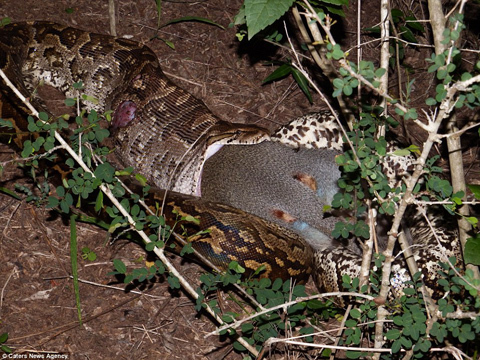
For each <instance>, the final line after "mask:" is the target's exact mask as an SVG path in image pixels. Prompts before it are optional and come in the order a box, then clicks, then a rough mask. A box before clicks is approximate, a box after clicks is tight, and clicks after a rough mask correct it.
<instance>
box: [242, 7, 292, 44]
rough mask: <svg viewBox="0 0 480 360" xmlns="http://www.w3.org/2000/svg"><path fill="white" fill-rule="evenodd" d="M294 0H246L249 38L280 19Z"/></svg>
mask: <svg viewBox="0 0 480 360" xmlns="http://www.w3.org/2000/svg"><path fill="white" fill-rule="evenodd" d="M293 2H294V0H245V19H246V21H247V27H248V40H250V39H251V38H252V37H253V36H254V35H256V34H257V33H258V32H260V31H261V30H263V29H265V28H266V27H267V26H268V25H271V24H273V23H274V22H275V21H277V20H278V19H280V17H282V16H283V15H284V14H285V13H286V12H287V11H288V9H290V7H291V6H292V4H293Z"/></svg>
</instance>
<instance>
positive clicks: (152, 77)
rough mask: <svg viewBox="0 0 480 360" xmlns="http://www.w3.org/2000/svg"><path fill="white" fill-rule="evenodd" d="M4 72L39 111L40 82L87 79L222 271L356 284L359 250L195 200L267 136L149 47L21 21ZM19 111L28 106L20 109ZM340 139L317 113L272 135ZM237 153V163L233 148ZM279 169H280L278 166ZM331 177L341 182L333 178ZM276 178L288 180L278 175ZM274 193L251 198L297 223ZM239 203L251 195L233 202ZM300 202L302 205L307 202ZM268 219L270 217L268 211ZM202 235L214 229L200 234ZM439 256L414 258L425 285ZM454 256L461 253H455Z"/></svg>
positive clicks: (6, 38) (307, 175) (121, 146)
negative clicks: (175, 79)
mask: <svg viewBox="0 0 480 360" xmlns="http://www.w3.org/2000/svg"><path fill="white" fill-rule="evenodd" d="M0 68H1V69H2V70H3V71H4V72H5V73H6V75H7V76H8V77H9V78H10V80H11V81H13V83H14V84H15V85H16V87H17V88H19V89H20V91H21V92H22V93H23V94H24V95H25V96H26V97H29V98H30V99H32V101H33V102H34V104H35V105H37V106H39V107H41V106H42V102H41V100H40V99H36V98H35V96H34V93H35V92H34V89H35V88H36V87H37V86H38V84H39V83H40V82H44V83H46V84H48V85H51V86H54V87H56V88H58V89H60V90H61V91H63V92H64V93H65V94H66V96H69V97H71V96H73V95H74V94H73V93H72V92H71V85H72V84H73V83H75V82H78V81H82V82H83V84H84V90H83V91H84V92H85V93H86V94H87V95H89V96H92V97H94V98H97V99H98V100H99V103H98V105H92V104H90V109H95V110H98V111H103V110H105V109H109V108H110V109H112V110H113V111H114V112H113V122H112V129H113V132H114V140H115V142H116V144H117V155H118V157H119V158H120V159H121V161H122V162H123V163H124V165H125V166H133V167H134V168H136V171H137V172H140V173H142V174H144V175H146V176H147V178H148V179H149V181H150V182H152V183H153V184H155V185H156V186H157V187H158V188H161V189H168V190H171V191H169V192H168V195H167V201H166V208H165V215H166V218H167V221H169V222H170V223H171V224H173V222H175V220H176V218H177V217H176V215H175V214H174V213H173V212H172V211H173V210H175V212H176V213H178V214H181V215H190V216H193V217H195V218H198V219H200V224H199V225H195V224H193V223H185V226H186V232H187V236H190V239H189V240H190V241H191V242H192V244H193V247H194V248H195V249H196V250H197V251H199V252H200V253H201V254H202V255H203V256H205V257H206V258H207V259H209V260H210V261H211V262H212V263H214V264H215V265H217V266H218V267H219V268H221V269H225V268H226V267H227V266H228V263H229V262H230V261H232V260H236V261H238V262H239V263H240V264H241V265H242V266H244V267H245V268H246V269H247V272H248V273H252V272H253V271H254V270H256V269H257V268H258V267H259V266H262V265H263V266H264V267H265V269H266V271H265V272H264V276H269V277H271V278H282V279H287V278H291V277H293V278H295V279H297V280H299V281H306V280H307V279H308V277H309V275H310V274H311V273H314V278H315V280H316V284H317V287H318V288H319V290H320V291H322V290H328V291H333V290H339V289H340V286H341V284H340V283H341V281H340V280H339V279H341V275H342V273H345V272H347V273H349V274H350V275H351V276H352V277H353V276H356V275H357V274H358V271H359V266H360V263H361V257H360V256H359V254H358V253H351V252H349V251H348V250H346V249H344V248H341V247H336V248H335V247H333V248H330V247H328V241H327V245H324V246H323V248H320V249H318V250H317V251H316V253H315V256H314V254H313V250H312V249H311V247H310V245H308V244H307V242H306V241H305V240H304V239H303V238H302V237H301V236H299V235H298V234H296V233H294V232H293V231H291V230H288V229H285V228H283V227H282V226H280V225H278V224H275V223H273V222H270V221H267V220H264V219H262V218H261V217H259V216H256V215H251V214H249V213H247V212H246V211H251V210H249V209H246V208H244V207H243V205H242V204H240V203H237V202H235V196H234V197H233V198H232V200H231V201H230V202H229V205H230V206H227V205H222V204H220V203H219V202H216V201H213V202H212V201H208V200H206V199H204V198H198V197H193V196H191V195H192V194H197V195H199V194H200V180H199V179H200V178H201V172H202V168H203V165H204V163H205V162H206V161H208V160H207V159H208V158H209V157H211V156H212V155H213V154H215V152H217V151H218V150H219V149H220V148H221V147H222V146H223V145H227V144H232V145H242V144H246V145H250V146H252V147H254V146H257V145H255V144H257V143H260V142H262V141H264V140H268V139H269V134H268V132H267V131H266V130H264V129H262V128H259V127H256V126H250V125H243V124H234V123H228V122H225V121H222V120H220V119H218V118H217V117H215V116H214V115H213V114H212V113H211V112H210V111H209V110H208V108H207V107H206V106H205V105H204V104H203V103H202V102H201V101H199V100H197V99H195V98H194V97H193V96H192V95H190V94H189V93H188V92H186V91H184V90H183V89H181V88H179V87H178V86H176V85H175V84H173V83H172V82H171V81H170V80H169V79H168V78H167V77H166V76H165V75H164V74H163V72H162V70H161V69H160V65H159V62H158V59H157V57H156V56H155V54H154V53H153V52H152V51H151V50H150V49H149V48H148V47H146V46H144V45H141V44H139V43H137V42H134V41H130V40H126V39H120V38H114V37H111V36H107V35H100V34H93V33H90V32H86V31H82V30H79V29H75V28H71V27H67V26H63V25H59V24H54V23H49V22H35V23H18V24H12V25H9V26H6V27H5V28H3V29H0ZM0 85H1V89H2V92H3V96H4V97H8V98H10V99H15V97H14V96H12V94H11V93H10V91H9V89H8V88H7V87H6V86H5V85H4V84H3V82H2V83H1V84H0ZM16 104H17V105H18V106H19V107H20V108H22V105H21V104H19V103H18V102H17V103H16ZM13 122H14V125H15V128H16V130H17V131H26V124H25V121H24V120H22V118H15V119H13ZM339 134H340V131H339V129H338V127H337V126H336V124H335V123H334V122H333V120H332V117H331V114H330V115H329V114H328V113H320V114H318V115H316V116H306V117H303V118H299V119H296V120H294V121H292V122H291V123H290V124H289V125H287V126H285V127H284V128H282V129H280V130H279V131H277V132H276V133H275V134H273V135H272V140H273V141H276V142H280V143H283V144H284V145H283V146H285V145H288V146H293V147H301V146H303V147H307V148H308V147H310V148H323V149H330V150H335V151H340V150H341V148H342V141H341V137H340V136H339ZM258 146H261V144H260V145H258ZM238 148H239V147H233V148H232V149H238ZM237 152H238V151H237ZM232 156H237V155H235V151H233V155H232ZM239 156H243V155H239ZM273 156H278V154H277V155H275V154H274V155H273ZM328 156H329V155H328ZM212 159H213V158H212ZM237 160H238V159H237ZM237 160H235V159H234V161H237ZM249 161H250V160H249ZM262 161H263V160H262ZM325 161H326V160H325ZM329 161H332V160H329ZM278 163H279V164H281V163H282V161H281V159H280V161H279V162H278ZM292 163H295V160H293V161H292ZM238 164H241V162H240V161H239V162H238ZM242 164H243V165H239V166H244V167H245V171H246V172H248V171H249V170H250V168H249V167H250V164H249V163H248V161H247V162H243V163H242ZM272 164H273V162H271V163H270V162H269V163H266V165H265V166H266V167H267V170H268V171H271V172H276V171H279V165H272ZM268 167H270V168H268ZM320 167H321V166H320ZM241 172H242V171H240V173H241ZM226 173H227V174H228V173H232V172H229V171H227V172H226ZM213 176H215V167H213ZM329 176H330V177H332V176H336V175H334V172H330V174H329ZM293 178H294V179H296V180H299V181H300V182H302V183H303V184H308V185H307V187H309V188H310V189H312V190H315V191H317V190H318V189H322V183H323V182H324V180H325V176H323V175H321V171H319V172H318V173H313V174H311V169H308V168H306V169H305V171H303V169H300V170H296V172H295V174H293ZM273 179H274V180H272V181H280V182H282V181H283V180H282V177H281V176H280V177H279V178H273ZM296 180H295V181H296ZM331 180H332V179H331ZM333 180H335V179H333ZM256 181H260V182H262V181H264V179H260V180H256ZM289 181H290V180H289ZM334 183H335V181H333V182H332V184H334ZM332 186H333V185H329V186H327V187H328V189H322V190H325V191H326V192H325V193H324V194H323V195H322V196H326V197H331V194H330V192H329V191H330V190H333V189H330V187H332ZM276 188H278V189H279V188H280V186H277V185H276V183H274V184H273V185H272V184H270V187H267V189H274V191H275V189H276ZM230 190H232V191H234V190H235V189H230ZM176 192H181V193H183V194H179V193H176ZM268 192H271V191H270V190H268V191H263V192H260V193H259V194H258V195H257V196H256V197H255V198H254V199H253V200H254V201H259V202H262V201H263V202H266V204H267V206H266V207H265V208H266V209H267V210H265V211H269V209H273V213H274V214H275V216H276V217H277V218H280V219H281V220H282V219H283V220H286V219H287V220H286V221H291V222H292V223H294V222H295V221H294V220H295V217H294V216H291V214H290V213H289V212H288V211H286V210H285V209H284V208H282V206H283V204H281V203H277V202H278V201H280V202H281V199H282V197H281V196H279V197H277V198H276V199H280V200H278V201H277V200H275V201H274V200H272V198H270V197H269V194H268ZM149 196H150V198H149V200H150V203H152V202H155V201H157V200H163V190H156V191H154V192H152V193H151V194H150V195H149ZM242 196H245V194H243V193H241V194H240V195H238V196H236V197H237V198H241V197H242ZM294 201H297V202H298V203H299V205H300V206H302V205H304V199H294ZM313 201H314V200H312V202H313ZM274 202H275V203H274ZM315 206H316V205H315ZM236 207H238V208H239V209H237V208H236ZM279 214H280V215H279ZM257 215H258V214H257ZM260 215H261V214H260ZM263 217H264V218H268V216H266V214H265V216H263ZM280 224H281V222H280ZM326 224H327V225H328V226H327V225H326V226H327V230H326V231H325V229H323V228H322V229H321V231H320V232H321V233H322V234H324V235H325V233H326V232H327V233H328V231H331V226H332V222H329V223H326ZM201 230H208V231H209V232H208V233H207V234H203V235H202V236H195V235H194V234H197V233H198V232H199V231H201ZM422 231H423V230H422V228H421V227H419V226H417V227H416V228H414V229H412V231H411V232H412V236H413V237H414V238H431V236H424V232H422ZM328 235H329V234H327V240H328ZM452 237H453V238H455V234H451V233H447V232H445V239H446V241H447V242H451V241H450V240H452ZM418 243H421V241H418ZM457 250H458V249H457ZM441 251H443V249H441V248H440V249H437V250H435V251H432V246H431V244H427V246H424V247H423V248H421V249H420V250H418V251H416V252H415V256H416V257H418V258H422V259H423V261H424V266H423V268H422V270H423V271H424V274H425V276H426V278H427V279H428V278H429V276H430V275H432V274H433V273H434V272H435V270H434V266H433V267H430V265H431V264H434V263H436V261H437V259H438V257H437V255H438V253H439V252H441ZM452 253H453V254H456V253H457V251H456V250H455V249H453V250H452ZM314 258H315V264H313V262H314ZM432 269H433V270H432ZM402 270H404V268H402V266H401V265H399V266H397V273H398V274H400V273H402ZM431 280H432V281H431V283H434V282H435V278H434V277H433V278H432V279H431ZM429 285H430V284H429Z"/></svg>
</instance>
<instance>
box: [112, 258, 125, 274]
mask: <svg viewBox="0 0 480 360" xmlns="http://www.w3.org/2000/svg"><path fill="white" fill-rule="evenodd" d="M113 267H114V268H115V270H117V271H118V272H119V273H120V274H125V273H126V272H127V266H126V265H125V264H124V263H123V261H122V260H120V259H113Z"/></svg>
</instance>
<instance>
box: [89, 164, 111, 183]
mask: <svg viewBox="0 0 480 360" xmlns="http://www.w3.org/2000/svg"><path fill="white" fill-rule="evenodd" d="M94 175H95V177H96V178H98V179H99V180H102V181H105V182H107V183H110V182H112V181H113V176H114V175H115V168H114V167H113V166H112V165H110V164H109V163H103V164H100V165H98V166H97V168H96V169H95V172H94Z"/></svg>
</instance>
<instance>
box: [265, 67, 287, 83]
mask: <svg viewBox="0 0 480 360" xmlns="http://www.w3.org/2000/svg"><path fill="white" fill-rule="evenodd" d="M292 68H293V67H292V65H290V64H282V65H281V66H279V67H278V68H277V69H276V70H275V71H274V72H272V73H271V74H270V75H268V76H267V77H266V78H265V79H264V80H263V81H262V83H263V84H266V83H268V82H270V81H275V80H279V79H282V78H284V77H285V76H287V75H290V73H291V72H292Z"/></svg>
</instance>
